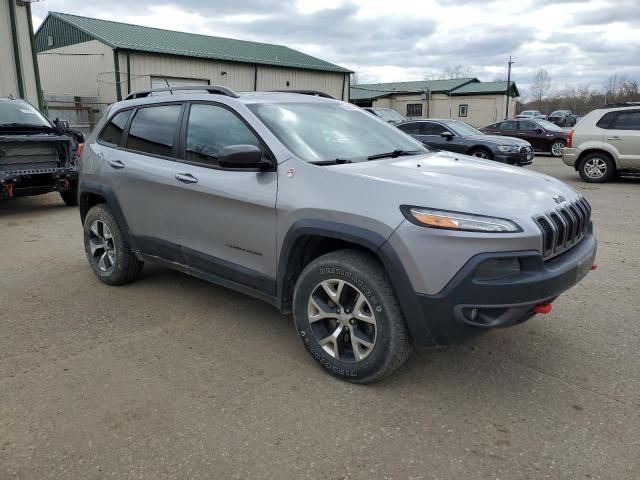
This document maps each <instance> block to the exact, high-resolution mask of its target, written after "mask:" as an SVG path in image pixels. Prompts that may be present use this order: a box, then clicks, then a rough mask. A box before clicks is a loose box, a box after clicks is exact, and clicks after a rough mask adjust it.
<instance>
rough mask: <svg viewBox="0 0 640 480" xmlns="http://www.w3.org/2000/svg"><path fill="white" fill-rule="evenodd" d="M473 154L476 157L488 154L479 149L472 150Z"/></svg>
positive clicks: (487, 156)
mask: <svg viewBox="0 0 640 480" xmlns="http://www.w3.org/2000/svg"><path fill="white" fill-rule="evenodd" d="M473 156H474V157H478V158H485V159H486V158H489V155H487V154H486V153H485V152H483V151H481V150H479V151H477V152H473Z"/></svg>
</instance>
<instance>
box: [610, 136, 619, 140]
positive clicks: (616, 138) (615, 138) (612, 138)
mask: <svg viewBox="0 0 640 480" xmlns="http://www.w3.org/2000/svg"><path fill="white" fill-rule="evenodd" d="M607 140H620V137H607Z"/></svg>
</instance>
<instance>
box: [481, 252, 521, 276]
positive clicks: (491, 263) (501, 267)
mask: <svg viewBox="0 0 640 480" xmlns="http://www.w3.org/2000/svg"><path fill="white" fill-rule="evenodd" d="M521 270H522V268H521V267H520V260H518V259H517V258H515V257H510V258H492V259H491V260H487V261H486V262H484V263H483V264H482V265H480V268H478V271H477V272H476V275H475V278H476V280H500V279H501V278H506V277H509V276H511V275H515V274H517V273H520V271H521Z"/></svg>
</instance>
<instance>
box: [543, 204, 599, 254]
mask: <svg viewBox="0 0 640 480" xmlns="http://www.w3.org/2000/svg"><path fill="white" fill-rule="evenodd" d="M534 220H535V222H536V223H537V224H538V227H539V228H540V230H541V231H542V248H543V257H544V258H545V259H546V258H549V257H552V256H555V255H558V254H559V253H562V252H564V251H565V250H568V249H570V248H571V247H573V246H574V245H576V244H577V243H578V242H580V240H582V239H583V238H584V236H585V234H586V233H587V231H588V230H589V225H590V224H591V206H590V205H589V203H588V202H587V201H586V200H585V199H584V198H583V197H580V198H579V199H578V200H576V201H575V202H573V203H569V204H568V205H564V206H562V207H558V208H557V209H555V210H551V211H549V212H546V213H545V214H544V215H540V216H537V217H534Z"/></svg>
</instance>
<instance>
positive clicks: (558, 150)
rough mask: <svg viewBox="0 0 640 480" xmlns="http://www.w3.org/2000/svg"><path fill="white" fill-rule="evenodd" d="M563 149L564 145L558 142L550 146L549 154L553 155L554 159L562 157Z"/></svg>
mask: <svg viewBox="0 0 640 480" xmlns="http://www.w3.org/2000/svg"><path fill="white" fill-rule="evenodd" d="M563 148H564V144H562V143H560V142H556V143H554V144H553V145H551V153H553V154H554V155H555V156H556V157H559V156H560V155H562V149H563Z"/></svg>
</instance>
